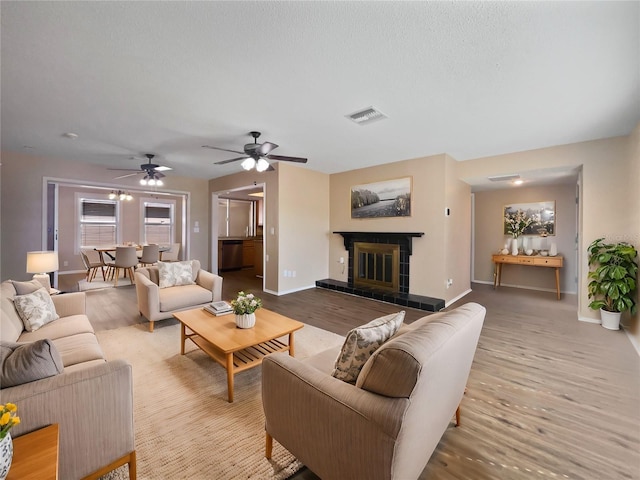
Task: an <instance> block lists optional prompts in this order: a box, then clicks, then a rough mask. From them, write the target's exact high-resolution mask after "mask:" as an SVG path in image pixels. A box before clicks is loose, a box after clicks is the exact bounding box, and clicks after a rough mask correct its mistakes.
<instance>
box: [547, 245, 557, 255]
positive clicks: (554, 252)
mask: <svg viewBox="0 0 640 480" xmlns="http://www.w3.org/2000/svg"><path fill="white" fill-rule="evenodd" d="M556 255H558V246H557V245H556V242H553V243H552V244H551V247H550V248H549V256H550V257H555V256H556Z"/></svg>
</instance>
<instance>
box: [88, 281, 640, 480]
mask: <svg viewBox="0 0 640 480" xmlns="http://www.w3.org/2000/svg"><path fill="white" fill-rule="evenodd" d="M224 277H225V283H224V289H223V293H224V298H227V299H230V298H232V297H233V296H234V294H235V293H236V292H237V291H238V290H241V289H244V290H249V291H252V292H254V293H257V292H260V286H261V282H260V280H258V279H256V278H255V276H253V275H252V272H250V271H241V272H228V273H225V274H224ZM472 288H473V292H472V293H470V294H469V295H467V296H466V297H464V298H463V299H462V300H461V301H459V302H458V303H457V304H456V305H452V306H451V307H450V308H449V309H451V308H454V307H455V306H457V305H460V304H462V303H466V302H469V301H474V302H478V303H480V304H482V305H484V306H485V307H486V308H487V317H486V319H485V324H484V328H483V331H482V334H481V337H480V341H479V344H478V349H477V351H476V356H475V360H474V364H473V367H472V370H471V375H470V378H469V382H468V391H467V394H466V396H465V398H464V400H463V403H462V425H461V426H460V427H459V428H455V427H454V426H453V423H452V424H451V427H450V428H449V429H448V430H447V432H446V433H445V434H444V436H443V438H442V440H441V442H440V444H439V446H438V448H437V449H436V451H435V452H434V454H433V456H432V457H431V459H430V460H429V463H428V464H427V466H426V468H425V469H424V471H423V473H422V475H421V477H420V478H421V479H438V480H440V479H470V480H482V479H487V480H488V479H566V478H569V479H584V480H596V479H598V480H599V479H603V480H604V479H606V480H608V479H611V480H614V479H640V359H639V356H638V354H637V352H636V351H635V349H634V348H633V346H632V345H631V343H630V341H629V339H628V338H627V336H626V335H625V333H624V332H622V331H617V332H614V331H609V330H605V329H604V328H602V327H600V326H599V325H596V324H589V323H583V322H579V321H578V320H577V316H576V297H575V296H574V295H563V297H562V300H561V301H557V300H555V294H554V293H549V292H536V291H530V290H522V289H513V288H507V287H502V288H501V289H499V290H497V291H495V290H493V289H492V288H491V287H490V286H487V285H479V284H474V285H473V286H472ZM260 295H261V297H262V298H263V300H264V304H265V307H267V308H269V309H272V310H275V311H278V312H281V313H283V314H286V315H288V316H290V317H292V318H296V319H298V320H300V321H302V322H305V323H308V324H311V325H314V326H317V327H320V328H324V329H326V330H330V331H333V332H335V333H339V334H342V335H344V334H345V333H346V332H347V331H348V330H349V329H350V328H353V327H354V326H357V325H360V324H362V323H365V322H367V321H369V320H371V319H373V318H375V317H377V316H379V315H383V314H386V313H391V312H394V311H398V310H399V307H398V306H396V305H389V304H384V303H381V302H376V301H374V300H369V299H363V298H359V297H353V296H349V295H344V294H341V293H337V292H331V291H326V290H321V289H311V290H305V291H302V292H297V293H293V294H289V295H284V296H281V297H277V296H273V295H269V294H266V293H260ZM87 304H88V310H89V315H90V317H91V320H92V322H94V324H95V327H96V328H97V329H102V328H116V327H117V326H120V325H125V324H133V323H140V322H141V321H142V320H141V319H140V317H139V315H138V314H137V307H136V304H135V288H134V287H119V288H118V289H107V290H102V291H96V292H89V293H88V295H87ZM406 311H407V322H412V321H414V320H416V319H417V318H420V317H421V316H423V315H424V312H421V311H417V310H413V309H406ZM165 322H174V320H167V321H165ZM162 326H163V322H158V323H157V324H156V328H162ZM150 335H152V334H151V333H150ZM310 434H311V433H310ZM293 478H294V479H295V480H311V479H313V480H315V479H317V477H316V476H315V475H313V473H312V472H310V471H309V470H303V471H301V472H299V473H297V474H296V475H295V476H294V477H293Z"/></svg>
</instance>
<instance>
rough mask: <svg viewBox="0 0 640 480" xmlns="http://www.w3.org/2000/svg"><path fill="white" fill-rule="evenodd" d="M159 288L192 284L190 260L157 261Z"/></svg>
mask: <svg viewBox="0 0 640 480" xmlns="http://www.w3.org/2000/svg"><path fill="white" fill-rule="evenodd" d="M158 277H159V286H160V288H167V287H177V286H179V285H193V284H194V283H195V282H194V281H193V268H192V265H191V262H190V261H186V262H158Z"/></svg>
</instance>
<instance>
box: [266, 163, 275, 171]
mask: <svg viewBox="0 0 640 480" xmlns="http://www.w3.org/2000/svg"><path fill="white" fill-rule="evenodd" d="M265 171H266V172H273V171H275V168H273V165H269V168H267V169H266V170H265Z"/></svg>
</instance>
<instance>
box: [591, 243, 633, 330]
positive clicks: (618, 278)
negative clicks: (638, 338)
mask: <svg viewBox="0 0 640 480" xmlns="http://www.w3.org/2000/svg"><path fill="white" fill-rule="evenodd" d="M587 251H588V253H589V267H590V271H589V275H588V278H589V279H591V281H590V282H589V285H588V292H589V298H593V301H592V302H591V303H590V304H589V308H592V309H594V310H598V309H599V310H600V319H601V321H602V326H603V327H605V328H608V329H610V330H618V329H619V328H620V316H621V315H622V312H625V311H627V310H628V311H630V312H631V314H635V313H636V311H637V305H636V300H635V294H636V281H637V278H638V265H637V263H636V257H637V256H638V251H637V250H636V249H635V247H634V246H633V245H630V244H629V243H627V242H618V243H604V238H598V239H597V240H594V241H593V242H592V243H591V245H589V248H588V249H587Z"/></svg>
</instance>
